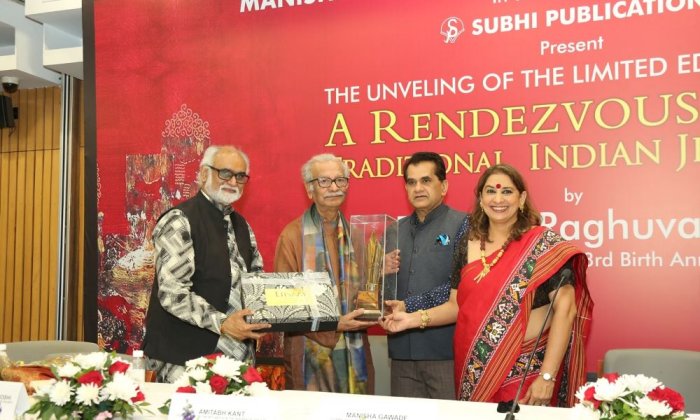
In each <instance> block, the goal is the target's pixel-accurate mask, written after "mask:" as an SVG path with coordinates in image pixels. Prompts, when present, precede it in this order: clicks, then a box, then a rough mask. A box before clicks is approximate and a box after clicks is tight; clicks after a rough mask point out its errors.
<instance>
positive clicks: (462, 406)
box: [135, 383, 700, 420]
mask: <svg viewBox="0 0 700 420" xmlns="http://www.w3.org/2000/svg"><path fill="white" fill-rule="evenodd" d="M142 389H143V392H144V394H145V395H146V399H147V401H148V402H149V404H150V408H149V412H148V413H146V414H142V415H138V416H135V420H145V419H156V418H161V419H162V418H166V417H167V416H165V415H163V414H161V413H160V412H159V411H158V408H159V407H160V406H162V405H163V403H165V401H167V400H168V399H169V398H171V397H172V395H173V391H174V389H175V387H174V386H173V385H172V384H157V383H146V384H145V385H144V386H143V387H142ZM188 395H194V394H188ZM217 398H229V399H231V400H230V401H231V403H229V402H228V401H226V402H225V405H226V406H236V403H235V400H234V399H235V398H244V399H245V400H246V402H247V403H252V402H253V401H255V403H254V404H255V405H256V406H261V407H266V406H267V407H269V406H272V405H274V406H276V407H278V408H280V409H281V410H280V411H281V412H282V416H281V418H282V419H284V420H287V419H290V420H296V419H299V420H309V419H312V420H336V419H338V420H340V419H342V420H350V419H353V418H356V419H359V418H360V417H352V416H348V411H352V412H356V413H358V414H361V413H362V412H365V413H369V414H370V415H369V416H367V417H366V418H368V419H370V418H372V416H371V415H372V413H377V412H381V413H386V414H387V415H388V416H387V417H384V418H385V419H389V420H402V419H403V418H405V419H406V420H413V418H425V419H428V420H431V419H432V420H451V419H455V420H457V419H459V420H463V419H478V420H503V419H504V418H505V414H504V413H498V412H497V411H496V404H493V403H479V402H468V401H453V400H428V399H421V398H401V397H386V396H375V395H351V394H333V393H328V392H308V391H270V393H269V395H268V396H267V397H224V396H220V397H217ZM520 407H521V409H520V412H519V413H517V414H516V417H515V418H516V420H567V419H569V418H570V416H571V411H572V410H571V409H568V408H552V407H539V406H530V405H521V406H520ZM406 412H408V413H410V415H409V416H410V417H407V418H406V417H401V416H402V414H403V413H406ZM391 415H394V416H395V417H390V416H391ZM413 416H415V417H413ZM178 417H179V416H178ZM263 418H264V417H263ZM376 418H381V417H376ZM236 419H242V417H239V418H236ZM690 419H691V420H700V414H691V415H690Z"/></svg>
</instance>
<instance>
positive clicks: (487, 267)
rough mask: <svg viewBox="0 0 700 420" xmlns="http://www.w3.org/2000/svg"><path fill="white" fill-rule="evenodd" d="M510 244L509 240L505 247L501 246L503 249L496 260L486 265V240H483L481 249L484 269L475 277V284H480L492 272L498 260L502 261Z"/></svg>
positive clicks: (504, 244)
mask: <svg viewBox="0 0 700 420" xmlns="http://www.w3.org/2000/svg"><path fill="white" fill-rule="evenodd" d="M508 244H510V238H508V240H507V241H505V242H504V243H503V246H501V249H500V250H499V251H498V254H496V258H494V259H493V261H491V262H490V263H488V264H487V263H486V240H485V239H484V238H481V244H480V245H479V249H480V250H481V265H482V266H483V267H484V268H483V269H482V270H481V272H480V273H479V274H477V276H476V277H474V281H475V282H477V283H478V282H480V281H481V280H482V279H483V278H484V277H486V275H487V274H488V273H489V272H490V271H491V267H493V266H494V265H496V263H497V262H498V260H500V259H501V257H502V256H503V253H504V252H505V251H506V247H508Z"/></svg>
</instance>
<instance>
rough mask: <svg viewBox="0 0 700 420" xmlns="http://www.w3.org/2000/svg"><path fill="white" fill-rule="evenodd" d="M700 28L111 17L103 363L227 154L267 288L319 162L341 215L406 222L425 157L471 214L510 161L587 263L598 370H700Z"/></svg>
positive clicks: (692, 24) (223, 5)
mask: <svg viewBox="0 0 700 420" xmlns="http://www.w3.org/2000/svg"><path fill="white" fill-rule="evenodd" d="M698 21H700V2H698V1H697V0H696V1H675V2H667V1H653V2H650V1H645V2H641V1H616V2H609V3H600V2H592V1H588V2H587V1H568V2H551V1H534V0H523V1H507V0H503V1H495V0H493V1H484V0H478V1H470V2H464V1H456V0H433V1H430V2H426V1H418V0H372V1H370V0H354V1H350V0H335V1H328V0H326V1H320V0H319V1H294V0H280V1H268V0H242V1H233V0H231V1H219V0H199V1H196V2H169V1H141V2H136V3H131V4H130V5H129V6H128V7H125V4H124V3H123V2H119V1H115V0H103V1H100V2H96V3H95V39H96V45H95V49H96V77H97V80H96V81H97V92H96V93H97V127H98V130H97V149H98V172H99V174H98V176H99V179H98V185H99V190H98V200H99V201H98V209H99V223H100V224H99V226H100V231H99V235H100V238H99V239H100V255H101V258H100V271H99V272H100V279H99V299H100V301H99V311H100V318H99V319H100V324H99V337H100V340H101V343H102V344H103V345H104V346H107V347H110V348H116V349H119V350H125V349H128V348H134V347H137V346H139V345H140V341H141V339H142V335H143V318H144V314H145V309H146V302H147V300H146V295H147V293H148V291H149V290H150V283H151V282H152V279H153V252H152V244H151V243H150V231H151V229H152V228H153V224H154V223H155V220H156V219H157V217H158V215H159V214H160V213H161V212H162V211H163V210H165V209H167V208H168V207H170V206H171V205H173V204H175V203H177V202H179V201H181V200H183V199H185V198H187V197H190V196H191V195H192V194H193V193H194V191H195V190H196V186H195V185H194V179H195V173H196V168H197V165H198V161H199V159H200V157H201V153H202V151H203V149H204V148H205V147H206V146H207V145H209V144H223V143H233V144H235V145H238V146H240V147H241V148H242V149H243V150H244V151H246V152H247V153H248V155H249V156H250V159H251V163H252V164H251V176H252V178H251V181H250V183H249V184H248V186H247V188H246V190H245V196H244V197H243V199H242V200H241V201H240V202H238V203H236V208H237V210H240V211H241V213H242V214H243V215H245V216H246V218H247V219H248V221H249V222H250V224H251V225H252V227H253V229H254V230H255V232H256V235H257V237H258V242H259V244H260V247H261V249H262V252H263V257H264V259H265V266H266V268H267V269H268V270H270V269H271V267H272V260H273V253H274V247H275V243H276V240H277V236H278V234H279V232H280V231H281V229H282V227H283V226H284V225H285V224H286V223H287V222H289V221H290V220H291V219H292V218H294V217H297V216H298V215H300V214H301V212H302V211H303V210H304V208H305V207H306V206H307V205H308V200H307V198H306V194H305V193H304V188H303V185H302V182H301V177H300V167H301V165H302V164H303V163H304V162H305V161H306V160H307V159H308V158H309V157H310V156H311V155H313V154H316V153H321V152H330V153H334V154H336V155H338V156H341V157H342V158H343V159H345V160H346V161H347V163H348V164H349V165H350V167H351V170H352V179H351V187H350V192H349V197H348V200H347V202H346V204H345V207H344V211H345V213H346V214H347V215H352V214H374V213H388V214H391V215H393V216H402V215H407V214H409V213H410V207H409V205H408V203H407V201H406V199H405V190H404V188H403V180H402V178H401V175H402V173H401V166H402V162H403V161H404V160H405V158H406V157H407V156H410V155H411V154H412V153H414V152H416V151H421V150H432V151H436V152H438V153H441V154H443V156H444V157H445V159H446V162H447V163H448V167H449V171H448V179H449V187H450V188H449V193H448V196H447V203H448V204H449V205H451V206H453V207H455V208H458V209H461V210H467V211H468V210H470V209H471V207H472V205H473V197H474V193H473V189H474V184H475V181H476V179H477V178H478V177H479V174H480V173H481V172H483V170H484V169H485V168H486V167H488V166H489V165H492V164H495V163H498V162H507V163H511V164H513V165H514V166H516V167H517V168H518V169H519V170H521V171H522V172H523V173H524V175H525V177H526V180H527V182H528V184H529V193H530V194H531V197H532V198H533V200H534V203H535V205H536V207H537V208H538V209H539V210H540V211H541V212H542V214H543V217H544V223H545V224H546V225H548V226H550V227H552V228H553V229H555V230H557V231H559V232H560V233H561V234H562V235H563V236H564V237H565V238H567V239H571V240H572V241H574V242H575V243H577V244H578V245H579V246H580V247H581V248H582V249H583V250H585V252H587V253H588V255H589V259H590V263H591V264H590V268H589V270H588V274H589V286H590V290H591V293H592V295H593V299H594V301H595V303H596V307H595V312H594V318H595V320H594V325H593V330H592V334H591V337H590V340H589V343H588V347H587V348H588V354H589V370H595V361H596V360H598V359H601V358H602V356H603V354H604V352H605V351H606V350H607V349H610V348H616V347H672V348H684V349H693V350H700V335H698V334H697V333H692V331H690V328H692V327H691V326H692V325H696V324H697V323H698V322H700V315H699V313H700V312H699V311H698V310H697V301H698V299H699V298H700V281H699V280H700V270H698V265H699V262H698V261H699V260H700V247H699V246H698V245H699V244H700V214H699V213H700V194H698V187H697V182H698V179H700V123H699V118H700V98H699V97H698V95H699V93H698V88H699V87H700V32H698V31H697V22H698Z"/></svg>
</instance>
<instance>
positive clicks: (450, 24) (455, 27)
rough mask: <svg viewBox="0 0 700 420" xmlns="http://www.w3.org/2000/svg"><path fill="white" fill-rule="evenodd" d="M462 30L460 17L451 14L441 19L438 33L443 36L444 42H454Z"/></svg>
mask: <svg viewBox="0 0 700 420" xmlns="http://www.w3.org/2000/svg"><path fill="white" fill-rule="evenodd" d="M462 32H464V22H462V19H460V18H458V17H455V16H451V17H448V18H447V19H445V20H443V21H442V25H441V26H440V35H442V36H444V37H445V44H454V43H455V41H456V40H457V38H459V36H460V35H462Z"/></svg>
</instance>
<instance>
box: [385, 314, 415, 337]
mask: <svg viewBox="0 0 700 420" xmlns="http://www.w3.org/2000/svg"><path fill="white" fill-rule="evenodd" d="M416 314H418V312H413V313H407V312H392V313H391V314H390V315H387V316H385V317H382V318H380V319H379V325H380V326H381V327H382V328H384V329H385V330H386V331H387V332H389V333H396V332H400V331H405V330H408V329H411V328H416V327H417V326H419V325H420V315H418V318H416ZM416 319H417V320H418V323H416Z"/></svg>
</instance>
